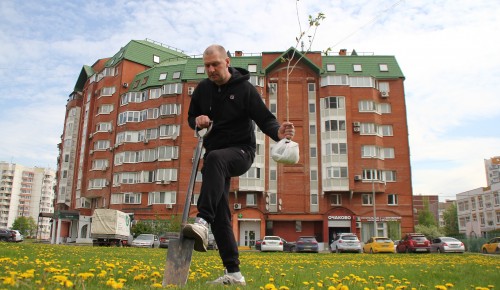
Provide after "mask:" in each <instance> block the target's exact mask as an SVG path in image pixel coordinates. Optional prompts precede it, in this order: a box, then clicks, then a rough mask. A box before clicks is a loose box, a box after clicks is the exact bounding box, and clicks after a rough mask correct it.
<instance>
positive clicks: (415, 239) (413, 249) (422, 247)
mask: <svg viewBox="0 0 500 290" xmlns="http://www.w3.org/2000/svg"><path fill="white" fill-rule="evenodd" d="M396 252H398V253H417V252H425V253H430V252H431V242H430V241H429V240H428V239H427V238H426V237H425V236H424V235H423V234H418V233H411V234H406V236H405V237H404V238H403V239H402V240H401V241H399V243H398V245H397V247H396Z"/></svg>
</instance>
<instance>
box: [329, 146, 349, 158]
mask: <svg viewBox="0 0 500 290" xmlns="http://www.w3.org/2000/svg"><path fill="white" fill-rule="evenodd" d="M325 154H326V155H327V156H329V155H346V154H347V143H326V145H325Z"/></svg>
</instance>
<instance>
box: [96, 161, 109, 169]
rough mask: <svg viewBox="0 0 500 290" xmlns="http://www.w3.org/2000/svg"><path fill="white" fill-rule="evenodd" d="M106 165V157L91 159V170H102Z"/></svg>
mask: <svg viewBox="0 0 500 290" xmlns="http://www.w3.org/2000/svg"><path fill="white" fill-rule="evenodd" d="M107 167H108V160H107V159H95V160H93V161H92V169H93V170H103V169H106V168H107Z"/></svg>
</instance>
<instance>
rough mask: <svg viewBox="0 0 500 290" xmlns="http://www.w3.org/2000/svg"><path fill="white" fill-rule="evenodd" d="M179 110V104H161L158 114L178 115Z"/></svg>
mask: <svg viewBox="0 0 500 290" xmlns="http://www.w3.org/2000/svg"><path fill="white" fill-rule="evenodd" d="M180 111H181V105H180V104H163V105H161V106H160V115H161V116H169V115H178V114H180Z"/></svg>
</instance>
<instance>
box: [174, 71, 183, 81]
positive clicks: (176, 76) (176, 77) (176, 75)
mask: <svg viewBox="0 0 500 290" xmlns="http://www.w3.org/2000/svg"><path fill="white" fill-rule="evenodd" d="M180 78H181V72H180V71H176V72H174V74H173V75H172V79H174V80H175V79H180Z"/></svg>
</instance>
